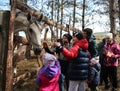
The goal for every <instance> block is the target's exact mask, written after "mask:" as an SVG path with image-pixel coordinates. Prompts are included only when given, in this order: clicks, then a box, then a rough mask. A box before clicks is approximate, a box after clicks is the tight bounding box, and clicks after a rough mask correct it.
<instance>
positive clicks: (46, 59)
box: [42, 53, 56, 65]
mask: <svg viewBox="0 0 120 91" xmlns="http://www.w3.org/2000/svg"><path fill="white" fill-rule="evenodd" d="M42 60H43V65H54V64H55V61H56V57H55V56H54V55H52V54H49V53H45V54H43V56H42Z"/></svg>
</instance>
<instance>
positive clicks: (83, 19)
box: [82, 0, 85, 31]
mask: <svg viewBox="0 0 120 91" xmlns="http://www.w3.org/2000/svg"><path fill="white" fill-rule="evenodd" d="M84 21H85V0H83V10H82V31H83V29H84V27H85V24H84Z"/></svg>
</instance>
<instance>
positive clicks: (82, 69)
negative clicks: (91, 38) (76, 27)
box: [68, 48, 89, 81]
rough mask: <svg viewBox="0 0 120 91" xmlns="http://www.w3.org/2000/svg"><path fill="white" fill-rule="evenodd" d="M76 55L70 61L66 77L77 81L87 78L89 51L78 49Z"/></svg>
mask: <svg viewBox="0 0 120 91" xmlns="http://www.w3.org/2000/svg"><path fill="white" fill-rule="evenodd" d="M78 52H79V53H78V56H77V57H76V58H75V59H73V60H71V61H70V64H69V69H68V77H69V79H70V80H73V81H79V80H86V79H87V78H88V67H89V52H88V51H87V50H83V49H81V48H80V49H79V51H78Z"/></svg>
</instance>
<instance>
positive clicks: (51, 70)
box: [36, 61, 60, 91]
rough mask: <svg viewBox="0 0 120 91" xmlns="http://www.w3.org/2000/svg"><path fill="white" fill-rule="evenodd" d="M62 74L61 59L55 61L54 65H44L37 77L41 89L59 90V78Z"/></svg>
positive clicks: (42, 90) (46, 90)
mask: <svg viewBox="0 0 120 91" xmlns="http://www.w3.org/2000/svg"><path fill="white" fill-rule="evenodd" d="M59 76H60V64H59V61H55V65H54V66H50V65H49V66H43V67H42V68H41V69H40V70H39V72H38V77H37V79H36V82H37V84H38V85H39V91H59V83H58V79H59Z"/></svg>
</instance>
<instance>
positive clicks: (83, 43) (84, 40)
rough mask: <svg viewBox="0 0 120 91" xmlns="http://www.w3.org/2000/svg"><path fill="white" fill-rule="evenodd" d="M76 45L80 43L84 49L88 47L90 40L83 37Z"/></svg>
mask: <svg viewBox="0 0 120 91" xmlns="http://www.w3.org/2000/svg"><path fill="white" fill-rule="evenodd" d="M75 45H78V46H79V47H80V48H82V49H84V50H87V49H88V41H87V39H81V40H79V41H78V42H77V43H76V44H75Z"/></svg>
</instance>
